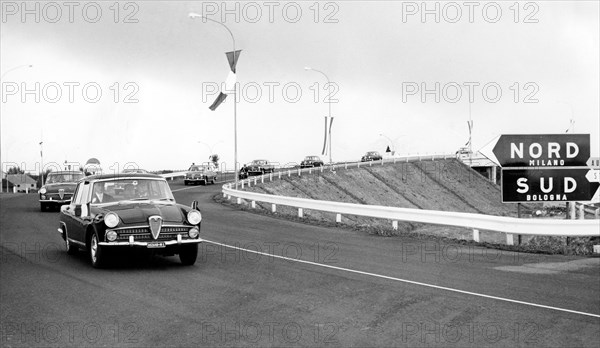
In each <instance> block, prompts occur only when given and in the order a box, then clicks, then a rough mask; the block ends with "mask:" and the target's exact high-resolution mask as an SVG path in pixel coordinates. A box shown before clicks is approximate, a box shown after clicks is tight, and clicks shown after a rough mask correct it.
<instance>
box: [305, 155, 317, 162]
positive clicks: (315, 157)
mask: <svg viewBox="0 0 600 348" xmlns="http://www.w3.org/2000/svg"><path fill="white" fill-rule="evenodd" d="M306 160H307V161H318V160H319V157H317V156H307V157H306Z"/></svg>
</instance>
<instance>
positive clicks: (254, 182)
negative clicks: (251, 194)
mask: <svg viewBox="0 0 600 348" xmlns="http://www.w3.org/2000/svg"><path fill="white" fill-rule="evenodd" d="M254 186H256V177H254Z"/></svg>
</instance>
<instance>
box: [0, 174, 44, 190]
mask: <svg viewBox="0 0 600 348" xmlns="http://www.w3.org/2000/svg"><path fill="white" fill-rule="evenodd" d="M6 181H7V182H8V190H9V192H10V191H12V190H13V188H14V190H16V192H27V191H31V190H37V181H35V180H34V179H33V178H32V177H30V176H29V175H28V174H8V175H7V176H6Z"/></svg>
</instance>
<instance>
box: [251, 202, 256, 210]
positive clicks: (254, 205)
mask: <svg viewBox="0 0 600 348" xmlns="http://www.w3.org/2000/svg"><path fill="white" fill-rule="evenodd" d="M250 206H251V207H252V209H254V208H256V201H252V203H250Z"/></svg>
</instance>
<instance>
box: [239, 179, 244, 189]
mask: <svg viewBox="0 0 600 348" xmlns="http://www.w3.org/2000/svg"><path fill="white" fill-rule="evenodd" d="M240 183H241V184H242V190H243V189H244V180H242V181H240Z"/></svg>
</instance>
